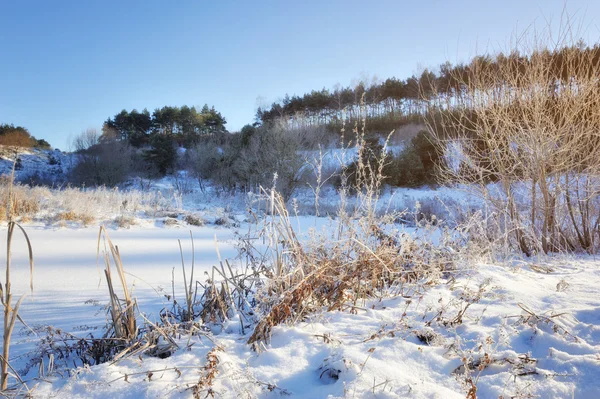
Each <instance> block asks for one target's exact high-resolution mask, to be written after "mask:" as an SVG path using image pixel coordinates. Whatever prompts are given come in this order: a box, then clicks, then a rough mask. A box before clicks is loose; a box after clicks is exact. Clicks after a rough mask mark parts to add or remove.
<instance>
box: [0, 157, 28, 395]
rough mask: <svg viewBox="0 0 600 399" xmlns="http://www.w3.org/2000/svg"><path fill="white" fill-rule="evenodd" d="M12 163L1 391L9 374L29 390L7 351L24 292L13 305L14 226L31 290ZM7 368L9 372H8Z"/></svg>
mask: <svg viewBox="0 0 600 399" xmlns="http://www.w3.org/2000/svg"><path fill="white" fill-rule="evenodd" d="M14 172H15V170H14V165H13V171H12V174H11V177H10V180H9V181H8V195H7V197H6V206H7V209H6V218H7V219H8V232H7V248H6V280H5V282H4V285H2V284H0V301H1V302H2V306H3V308H4V324H3V327H4V331H3V342H2V358H1V359H0V390H2V392H6V390H7V388H8V379H9V377H10V376H12V377H13V378H15V379H17V380H18V381H19V382H20V384H21V385H22V386H23V387H25V388H26V389H27V391H29V389H28V388H27V385H26V384H25V383H24V382H23V380H22V379H21V377H20V376H19V375H18V373H16V371H14V369H13V368H12V367H11V366H10V363H9V353H10V345H11V337H12V334H13V331H14V328H15V324H16V321H17V319H19V320H20V321H21V322H23V320H22V319H21V317H20V316H19V308H20V306H21V303H22V302H23V299H24V298H25V295H26V294H23V295H22V296H21V297H20V298H19V300H18V301H17V303H16V304H14V305H13V303H12V302H13V293H12V290H11V250H12V248H11V246H12V240H13V236H14V232H15V228H17V229H18V230H20V231H21V232H22V233H23V236H24V237H25V241H26V242H27V249H28V251H29V272H30V274H29V276H30V277H29V286H30V289H31V291H33V249H32V247H31V242H30V241H29V236H28V235H27V233H26V232H25V229H23V227H21V225H19V224H18V223H16V222H15V221H14V217H15V213H16V212H17V211H18V208H17V209H15V208H13V206H14V205H17V204H22V202H20V201H17V200H16V197H15V194H14V191H13V181H14ZM9 368H10V369H11V372H9Z"/></svg>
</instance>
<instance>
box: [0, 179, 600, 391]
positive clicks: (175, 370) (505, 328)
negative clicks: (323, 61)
mask: <svg viewBox="0 0 600 399" xmlns="http://www.w3.org/2000/svg"><path fill="white" fill-rule="evenodd" d="M169 184H170V181H168V180H166V181H163V182H160V183H158V185H159V186H160V185H163V186H164V187H162V188H163V189H168V187H166V186H168V185H169ZM175 197H176V196H175ZM324 197H325V198H324V201H325V202H324V203H325V204H329V205H330V207H331V208H333V207H334V206H335V197H334V194H333V193H331V192H330V193H325V195H324ZM435 198H439V199H445V200H446V201H452V202H453V204H454V205H461V206H465V204H467V203H470V204H473V203H475V202H476V201H475V200H471V199H469V198H465V196H464V194H462V193H458V192H454V191H452V190H450V189H442V190H437V191H433V190H428V189H422V190H397V191H394V192H388V193H385V194H384V196H383V199H382V203H383V204H386V203H387V205H385V207H389V208H392V209H403V208H404V207H408V206H409V204H411V203H414V202H416V201H419V202H421V203H426V202H427V201H434V200H435ZM221 200H223V198H221ZM312 200H313V198H312V197H311V196H310V194H309V193H306V192H301V193H300V194H299V195H298V196H297V201H299V202H300V203H301V204H304V206H305V207H306V208H307V209H308V208H309V207H310V205H311V203H312V202H311V201H312ZM229 201H230V203H229V204H228V205H227V206H224V207H218V206H217V204H218V203H219V198H216V197H212V198H211V196H210V195H207V194H200V193H196V194H193V195H188V196H182V197H180V198H179V199H177V198H175V199H169V207H171V208H172V209H175V210H177V211H178V212H179V214H178V216H177V215H176V216H177V218H172V217H171V219H177V222H176V223H173V224H165V223H164V219H165V218H164V217H162V218H151V217H144V215H146V216H147V213H144V212H141V211H140V212H139V213H137V214H132V217H134V218H135V221H136V222H135V224H134V225H132V226H131V227H129V228H118V227H117V225H116V224H107V227H108V232H109V234H110V237H111V239H112V241H113V242H114V243H115V244H116V245H118V247H119V252H120V254H121V256H122V260H123V264H124V267H125V270H126V272H127V283H128V285H130V286H133V287H134V288H133V292H134V296H135V298H136V300H137V303H138V306H139V309H140V311H141V312H143V313H144V314H145V316H146V317H147V318H148V319H149V320H150V321H152V322H157V321H158V314H159V312H160V310H161V309H163V308H165V307H168V306H169V302H168V300H167V298H166V296H165V295H170V294H171V293H172V291H173V289H174V291H175V298H176V299H177V298H181V299H182V298H183V290H184V288H183V281H184V280H183V276H182V269H181V258H180V253H179V245H178V240H181V244H182V247H183V255H184V261H185V263H186V265H187V266H188V267H189V266H190V264H191V242H190V238H189V237H190V236H189V235H190V231H191V232H192V234H193V237H194V248H195V254H194V255H195V256H194V258H195V266H196V273H197V274H196V279H197V280H198V281H204V280H206V278H207V276H208V275H205V274H203V272H207V273H209V272H210V271H211V269H212V266H214V265H218V263H219V257H218V255H217V248H218V251H219V253H220V255H221V257H222V258H224V259H230V263H231V265H232V267H234V268H236V267H238V265H239V267H240V268H241V263H240V262H241V260H240V259H238V258H237V254H238V249H237V244H238V234H244V233H245V232H246V231H248V229H249V228H251V227H252V225H251V224H250V223H251V220H252V219H251V218H250V217H248V215H246V214H245V213H244V204H247V203H248V198H237V199H230V200H229ZM140 203H142V201H140ZM469 206H470V205H469ZM385 207H384V208H385ZM224 208H226V209H227V210H226V211H224V210H223V209H224ZM440 209H441V208H440ZM164 211H165V212H167V210H166V208H165V210H164ZM115 212H117V213H118V209H117V210H116V211H115ZM186 212H187V213H190V212H194V213H195V214H199V213H200V212H201V213H202V217H203V218H204V219H205V220H206V221H207V224H206V225H204V226H192V225H189V224H186V223H184V222H183V220H182V219H183V215H184V214H186ZM308 214H309V212H307V213H306V215H305V216H300V217H298V218H296V217H293V218H292V222H293V223H292V224H293V225H294V227H296V228H297V230H298V232H299V233H300V236H301V240H302V239H305V238H306V237H307V236H306V235H304V233H306V232H309V231H310V229H316V230H323V229H325V230H327V229H331V228H332V226H333V224H334V223H335V221H333V220H331V219H328V218H324V217H320V218H319V217H316V216H309V215H308ZM223 215H227V217H228V218H229V220H232V221H234V222H233V223H228V224H227V226H223V225H220V224H219V223H216V222H215V221H216V219H218V218H219V217H222V216H223ZM113 217H114V215H112V214H110V215H109V214H108V213H107V214H106V215H102V216H101V217H99V220H98V221H96V222H94V223H93V224H92V225H91V226H90V227H81V226H80V225H78V224H67V225H56V224H48V223H44V222H43V221H40V220H33V221H31V222H29V223H25V228H26V230H27V232H28V234H29V236H30V239H31V243H32V246H33V250H34V258H35V272H34V291H33V293H32V294H30V295H28V297H27V298H26V299H25V301H24V304H23V306H22V308H21V311H20V315H21V316H22V318H23V320H24V321H25V322H26V323H27V324H28V326H29V327H24V326H22V325H19V326H18V327H17V331H16V332H15V335H14V337H13V346H12V348H11V364H12V365H13V367H14V368H15V369H17V370H18V371H23V370H24V369H25V368H26V366H27V364H28V362H29V359H30V358H31V357H32V356H33V354H34V351H35V348H36V342H38V340H39V339H40V337H42V336H43V335H44V331H45V330H44V326H47V325H51V326H54V327H56V328H60V329H63V330H65V331H68V332H72V333H74V334H76V335H78V336H85V335H86V334H89V333H91V334H94V336H100V335H102V332H103V328H104V326H105V323H106V313H105V310H104V307H103V306H104V305H106V303H107V302H108V291H107V288H106V281H105V280H104V278H103V276H102V274H101V272H100V270H99V269H98V267H97V263H96V248H97V240H98V228H97V226H96V225H97V224H98V223H101V222H106V221H110V220H111V219H112V218H113ZM92 226H94V227H92ZM417 230H418V229H417ZM417 230H415V229H414V228H408V227H407V228H404V229H403V231H404V232H407V233H414V232H415V231H417ZM5 234H6V227H2V228H1V229H0V235H5ZM3 245H6V244H4V243H3ZM451 250H460V248H451ZM0 251H4V252H5V248H4V247H2V248H0ZM13 260H14V263H13V272H12V281H13V283H12V286H13V292H14V294H15V296H17V297H18V296H19V295H20V294H23V293H29V287H28V279H29V275H28V268H27V257H26V250H25V242H24V241H23V239H22V238H21V237H19V236H16V238H15V241H14V243H13ZM173 287H174V288H173ZM598 287H600V260H597V259H595V258H594V257H592V256H556V257H551V258H540V259H529V260H520V259H519V258H515V259H513V260H510V261H508V260H507V261H505V262H502V263H501V264H493V263H489V262H486V261H485V260H483V259H482V260H481V261H479V262H473V263H471V264H466V265H461V267H460V269H459V270H457V271H456V273H452V274H449V275H446V276H444V277H443V278H442V279H441V280H440V281H439V283H438V284H436V285H430V286H422V287H420V288H419V289H422V291H419V292H418V293H414V292H413V293H411V294H410V295H407V294H406V293H404V294H403V295H399V294H398V293H396V295H390V296H388V297H384V298H381V299H373V300H368V301H365V302H364V303H361V304H360V306H354V307H348V308H347V309H346V310H344V311H331V312H325V311H322V312H318V313H316V314H314V315H312V316H310V317H309V318H308V319H307V320H301V321H298V322H296V323H293V324H289V325H285V324H284V325H280V326H276V327H274V328H273V336H272V340H271V341H270V343H268V344H266V345H264V346H263V347H261V350H260V351H254V350H253V348H252V347H251V346H250V345H248V344H247V343H246V341H247V340H248V338H249V335H250V334H251V332H252V329H251V328H250V329H246V331H245V332H244V333H242V332H241V331H240V322H239V319H236V318H234V319H232V320H230V321H228V322H226V323H225V324H224V325H223V326H222V327H218V328H217V327H215V326H211V328H210V329H206V330H205V331H204V332H203V333H202V334H199V335H195V336H192V337H190V336H186V335H181V336H179V337H178V338H177V340H176V341H177V343H178V345H179V349H178V350H177V351H176V352H175V353H174V354H173V355H172V356H170V357H168V358H165V359H160V358H156V357H151V356H147V355H142V356H135V357H125V358H123V359H122V360H119V361H116V362H112V363H111V362H109V363H104V364H100V365H97V366H92V367H82V366H80V365H76V367H74V368H72V369H71V370H70V371H69V372H67V371H65V370H64V369H62V370H61V369H60V368H59V367H58V366H57V367H55V372H54V373H50V374H49V375H48V373H47V370H48V367H49V365H48V362H47V360H46V363H45V364H44V368H45V370H46V371H45V372H44V375H43V376H42V375H40V374H39V369H38V365H32V366H33V367H32V368H31V369H30V370H29V373H27V374H26V373H23V378H24V379H25V380H26V383H27V386H28V387H29V388H33V387H35V389H33V391H32V392H33V396H34V397H40V398H45V397H53V398H142V397H148V398H166V397H172V398H179V397H181V398H185V397H192V396H193V387H194V385H197V384H198V381H199V379H200V378H201V377H202V376H203V375H204V374H205V373H206V372H207V368H206V365H207V362H208V361H209V360H210V359H212V357H211V356H213V355H216V358H217V374H216V376H215V378H214V381H213V385H212V387H211V388H210V389H205V390H203V391H202V392H201V394H200V395H201V396H199V397H205V396H208V397H210V396H211V395H213V396H214V397H223V398H234V397H243V398H254V397H259V398H274V397H286V396H289V397H297V398H327V397H331V398H338V397H340V398H343V397H347V398H371V397H376V398H404V397H410V398H465V397H468V396H467V395H468V393H469V392H471V393H472V394H474V393H475V392H474V391H473V390H474V387H476V394H477V397H479V398H499V397H502V398H530V397H541V398H598V397H600V382H599V381H600V295H599V293H598ZM32 330H33V331H34V332H35V333H34V332H32ZM56 363H57V364H58V363H59V361H58V359H56ZM471 397H474V396H471Z"/></svg>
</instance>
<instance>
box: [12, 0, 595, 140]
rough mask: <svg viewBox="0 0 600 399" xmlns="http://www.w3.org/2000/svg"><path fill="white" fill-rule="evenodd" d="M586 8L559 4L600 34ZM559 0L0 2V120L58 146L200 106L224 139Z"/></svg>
mask: <svg viewBox="0 0 600 399" xmlns="http://www.w3.org/2000/svg"><path fill="white" fill-rule="evenodd" d="M599 3H600V2H597V1H591V0H590V1H577V0H570V1H568V3H567V10H568V12H569V13H570V14H574V15H575V16H576V17H581V18H583V19H584V20H585V23H584V25H583V28H584V34H585V36H586V38H587V39H588V40H590V39H591V40H592V41H595V40H597V38H598V37H599V36H600V29H599V28H598V27H599V26H600V21H599V19H600V4H599ZM563 7H564V1H563V0H520V1H517V0H504V1H487V0H479V1H475V0H463V1H458V0H454V1H453V0H445V1H442V0H421V1H400V0H398V1H376V0H374V1H355V0H345V1H337V0H321V1H312V0H305V1H297V2H290V1H284V0H280V1H260V0H256V1H226V0H224V1H215V2H208V1H200V0H197V1H183V0H180V1H165V0H163V1H150V0H148V1H135V0H128V1H100V0H98V1H28V0H19V1H16V0H0V55H1V59H0V123H14V124H15V125H22V126H25V127H27V128H28V129H29V130H30V132H31V133H32V134H33V135H35V136H36V137H37V138H44V139H46V140H48V141H49V142H50V143H51V144H52V145H54V146H55V147H59V148H63V149H64V148H66V143H67V138H68V137H69V135H71V136H72V135H76V134H78V133H80V132H81V131H83V130H85V129H86V128H90V127H93V128H97V129H100V127H101V126H102V122H103V121H104V120H106V118H108V117H109V116H112V115H114V114H116V113H117V112H119V111H120V110H121V109H127V110H131V109H133V108H136V109H138V110H141V109H143V108H148V109H149V110H150V112H152V110H153V109H154V108H156V107H161V106H163V105H176V106H180V105H184V104H186V105H190V106H191V105H199V106H202V105H203V104H204V103H208V104H209V105H214V106H215V107H216V108H217V110H219V111H220V112H221V113H222V114H223V115H224V116H225V117H226V119H227V121H228V124H227V127H228V128H229V130H230V131H233V130H237V129H239V128H241V127H242V126H243V125H244V124H246V123H250V122H252V121H253V118H254V114H255V111H256V107H257V105H259V104H262V103H265V104H266V103H271V102H272V101H274V100H277V99H279V98H281V97H283V96H284V95H285V94H286V93H289V94H290V95H291V94H302V93H304V92H306V91H310V90H312V89H321V88H323V87H327V88H331V87H333V86H334V85H335V84H336V83H340V84H342V85H344V86H346V85H348V84H351V83H352V82H355V81H357V80H358V79H360V78H362V77H365V76H369V77H372V76H377V77H379V78H382V79H385V78H387V77H391V76H396V77H399V78H405V77H407V76H410V75H411V74H413V73H415V72H418V71H419V70H420V69H421V68H424V67H435V66H437V65H439V64H440V63H442V62H444V61H446V60H449V61H451V62H456V61H465V60H467V59H469V58H470V57H471V56H473V55H474V54H476V53H477V52H481V51H482V50H485V49H486V48H490V47H491V48H498V47H501V46H503V45H504V44H506V42H507V40H509V39H510V37H511V34H512V33H513V32H514V31H515V29H520V28H525V27H526V26H528V25H530V24H531V23H535V24H536V25H539V26H543V25H545V24H546V19H552V20H553V21H558V19H559V18H560V15H561V11H562V10H563Z"/></svg>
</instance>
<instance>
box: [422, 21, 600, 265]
mask: <svg viewBox="0 0 600 399" xmlns="http://www.w3.org/2000/svg"><path fill="white" fill-rule="evenodd" d="M526 33H527V34H529V35H524V36H519V37H525V38H527V37H532V38H533V39H531V40H528V39H522V40H521V41H519V42H517V43H515V44H514V45H513V46H511V48H509V51H507V52H506V53H505V54H503V53H499V54H497V55H494V56H491V55H484V56H481V57H477V58H475V59H474V60H473V61H472V63H471V64H470V65H469V66H468V68H467V72H466V73H465V74H464V75H463V76H454V77H453V79H454V80H455V82H456V85H455V86H456V90H455V92H454V95H453V96H435V99H434V100H431V101H430V111H431V112H430V113H429V114H430V115H432V117H430V118H428V121H427V122H428V126H429V130H430V132H431V133H432V134H433V135H434V136H435V138H436V140H437V143H438V144H439V146H440V149H442V150H446V151H448V149H449V148H452V147H454V149H455V151H454V155H453V156H454V157H455V158H458V166H456V165H455V167H442V168H441V174H442V175H443V177H444V179H445V181H446V182H449V183H464V184H467V185H470V186H471V187H472V188H473V189H474V191H475V194H476V195H478V196H480V197H481V198H482V199H483V200H484V201H485V203H486V204H487V208H486V209H488V210H489V214H490V215H491V214H493V215H494V217H493V220H494V223H496V224H497V225H498V226H499V232H500V233H501V234H503V235H505V237H506V241H507V243H508V244H509V245H510V246H512V247H517V248H519V249H520V251H522V252H523V253H524V254H526V255H532V254H534V253H539V252H544V253H549V252H557V251H573V250H578V249H583V250H585V251H587V252H590V253H591V252H595V251H597V250H598V248H599V242H600V199H599V195H598V194H599V193H600V140H599V138H598V131H600V85H598V76H599V75H600V58H599V57H598V56H597V54H598V46H595V47H593V48H590V47H586V46H585V45H584V44H582V43H581V42H575V40H573V37H574V35H573V36H572V35H571V33H572V26H571V25H570V24H569V23H567V24H563V26H562V27H561V31H560V32H559V34H558V37H552V36H551V33H550V29H548V30H547V31H543V32H536V31H533V32H526Z"/></svg>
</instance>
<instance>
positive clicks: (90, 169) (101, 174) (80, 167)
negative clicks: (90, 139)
mask: <svg viewBox="0 0 600 399" xmlns="http://www.w3.org/2000/svg"><path fill="white" fill-rule="evenodd" d="M130 169H131V151H130V149H129V147H128V145H127V144H125V143H122V142H118V141H115V142H111V143H105V144H95V145H93V146H92V147H90V148H88V149H86V150H82V151H80V152H79V153H78V161H77V164H76V165H75V167H73V169H72V170H71V173H70V176H69V180H70V181H71V182H72V183H73V184H75V185H86V186H109V187H112V186H116V185H117V184H119V183H122V182H123V181H125V180H126V179H127V178H128V177H129V172H130Z"/></svg>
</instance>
